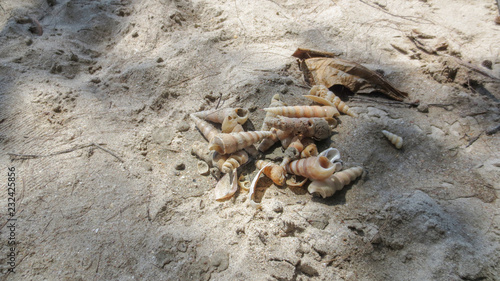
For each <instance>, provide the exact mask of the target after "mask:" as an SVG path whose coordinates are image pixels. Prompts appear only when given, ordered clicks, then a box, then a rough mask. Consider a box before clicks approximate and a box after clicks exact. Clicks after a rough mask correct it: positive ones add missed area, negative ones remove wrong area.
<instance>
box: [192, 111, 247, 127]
mask: <svg viewBox="0 0 500 281" xmlns="http://www.w3.org/2000/svg"><path fill="white" fill-rule="evenodd" d="M193 115H195V116H196V117H198V118H202V119H205V120H208V121H212V122H215V123H219V124H223V122H224V120H225V119H226V118H227V117H231V120H232V119H236V121H237V123H238V124H244V123H245V122H246V121H247V120H248V115H249V111H248V109H246V108H221V109H216V110H205V111H200V112H196V113H193Z"/></svg>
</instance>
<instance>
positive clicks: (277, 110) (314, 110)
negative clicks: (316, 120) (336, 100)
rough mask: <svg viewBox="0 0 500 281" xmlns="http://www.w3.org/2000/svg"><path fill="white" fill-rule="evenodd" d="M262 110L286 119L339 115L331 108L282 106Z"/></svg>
mask: <svg viewBox="0 0 500 281" xmlns="http://www.w3.org/2000/svg"><path fill="white" fill-rule="evenodd" d="M264 110H265V111H267V112H271V113H273V114H276V115H282V116H286V117H333V116H339V115H340V114H339V111H338V110H337V109H336V108H335V107H333V106H315V105H313V106H305V105H304V106H282V107H269V108H264Z"/></svg>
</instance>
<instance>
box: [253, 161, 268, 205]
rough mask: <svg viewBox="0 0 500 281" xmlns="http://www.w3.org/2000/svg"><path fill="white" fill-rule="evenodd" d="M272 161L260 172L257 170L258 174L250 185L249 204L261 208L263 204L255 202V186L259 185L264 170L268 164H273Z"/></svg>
mask: <svg viewBox="0 0 500 281" xmlns="http://www.w3.org/2000/svg"><path fill="white" fill-rule="evenodd" d="M271 164H272V163H268V164H267V165H264V167H262V168H261V169H260V170H259V172H257V175H255V177H254V178H253V180H252V184H251V185H250V190H249V192H248V204H249V205H250V206H252V207H254V208H256V209H259V208H261V207H262V206H261V204H260V203H257V202H255V200H254V199H255V198H254V195H255V194H254V193H255V187H256V186H257V182H258V181H259V178H260V175H261V174H262V173H263V172H264V169H266V168H267V167H268V166H271Z"/></svg>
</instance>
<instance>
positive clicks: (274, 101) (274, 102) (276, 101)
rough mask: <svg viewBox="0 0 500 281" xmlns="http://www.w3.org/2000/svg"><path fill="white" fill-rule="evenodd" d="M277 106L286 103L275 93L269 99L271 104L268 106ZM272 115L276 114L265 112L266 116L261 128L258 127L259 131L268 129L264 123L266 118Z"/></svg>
mask: <svg viewBox="0 0 500 281" xmlns="http://www.w3.org/2000/svg"><path fill="white" fill-rule="evenodd" d="M279 106H286V104H285V103H284V102H282V101H281V98H280V95H279V94H276V95H274V96H273V98H272V99H271V104H270V105H269V107H279ZM274 116H276V115H275V114H274V113H272V112H269V111H268V112H266V117H264V123H262V128H261V129H260V130H261V131H268V130H269V129H270V127H269V126H268V125H267V123H266V120H267V119H268V118H271V117H274Z"/></svg>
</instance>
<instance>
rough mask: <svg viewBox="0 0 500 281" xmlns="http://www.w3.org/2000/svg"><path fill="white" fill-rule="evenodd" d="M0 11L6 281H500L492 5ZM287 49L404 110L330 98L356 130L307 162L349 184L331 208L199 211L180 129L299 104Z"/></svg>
mask: <svg viewBox="0 0 500 281" xmlns="http://www.w3.org/2000/svg"><path fill="white" fill-rule="evenodd" d="M0 5H1V7H0V42H1V43H0V142H1V146H0V147H1V154H0V162H1V163H2V165H1V166H2V167H3V168H2V169H3V170H2V172H1V174H2V175H3V176H2V177H1V178H0V182H1V183H2V186H3V187H4V188H3V191H2V195H1V196H0V214H1V216H2V218H3V219H4V221H5V222H6V223H5V224H4V225H3V227H2V228H1V233H0V237H1V239H2V243H1V245H2V246H1V247H0V252H1V255H0V268H1V275H2V276H3V277H4V278H6V279H7V280H132V279H135V280H209V279H211V280H500V277H499V276H500V269H499V267H498V264H499V263H500V251H499V250H500V248H499V246H500V242H499V241H500V240H499V238H500V211H499V210H500V208H499V207H500V206H499V204H500V203H499V201H498V200H497V197H498V193H499V190H500V152H499V148H500V133H495V132H494V130H493V129H494V128H495V127H496V126H498V124H499V122H500V106H499V104H500V83H499V80H498V77H500V59H499V54H500V45H499V44H498V42H500V26H499V25H496V24H495V22H494V19H495V17H496V16H497V15H498V9H497V7H496V4H495V2H494V1H486V0H478V1H465V0H460V1H454V0H442V1H436V0H425V1H424V0H420V1H417V0H412V1H395V0H385V1H368V0H358V1H347V0H333V1H295V0H292V1H272V0H271V1H260V0H258V1H215V0H206V1H183V0H179V1H166V0H159V1H158V0H152V1H132V0H124V1H116V0H104V1H68V0H55V1H53V0H52V1H41V0H25V1H2V2H0ZM30 17H31V18H33V19H35V20H36V21H34V20H31V19H30ZM36 22H38V23H39V25H40V26H39V28H40V27H41V28H42V30H43V34H41V32H40V31H41V30H40V29H37V24H36ZM40 34H41V35H40ZM298 47H301V48H309V49H314V50H321V51H327V52H333V53H336V54H339V55H340V57H342V58H345V59H349V60H352V61H355V62H357V63H360V64H362V65H364V66H366V67H368V68H370V69H372V70H377V69H378V70H383V72H384V75H385V78H386V79H387V80H388V81H390V82H391V83H392V84H393V85H395V86H396V87H397V88H398V89H400V90H402V91H405V92H407V93H408V94H409V98H408V99H406V100H405V102H406V103H394V102H392V100H390V99H388V98H386V97H382V96H378V95H375V94H374V95H372V96H370V95H347V96H345V97H343V98H344V101H345V102H346V103H347V104H348V105H349V106H351V107H352V108H353V110H354V111H355V112H356V113H358V114H359V117H358V118H352V117H350V116H347V115H342V116H340V117H339V126H338V127H337V128H336V129H335V134H334V135H332V137H331V138H330V139H329V140H327V141H324V142H321V143H320V144H319V146H320V148H321V149H325V148H326V147H328V146H332V147H336V148H338V149H339V151H340V153H341V156H342V160H343V161H344V163H345V164H346V165H347V166H356V165H360V166H363V167H364V169H365V173H364V174H363V176H362V177H361V178H360V179H359V180H357V181H355V182H354V184H351V185H349V186H348V187H346V188H344V189H343V190H342V191H340V192H337V193H336V194H335V195H334V196H333V197H330V198H326V199H321V198H317V197H313V196H312V195H311V194H309V193H308V192H307V190H306V189H300V188H295V189H292V188H288V187H277V186H274V185H273V184H272V182H270V181H266V180H265V179H263V180H262V185H266V184H267V188H266V189H265V190H264V191H265V194H264V195H263V198H262V209H260V210H257V209H254V208H252V207H251V206H248V204H247V203H248V200H247V193H246V192H245V191H240V192H238V193H237V194H236V196H235V197H234V198H233V199H231V200H228V201H225V202H218V201H216V200H215V191H214V187H215V185H216V183H217V179H216V178H214V177H213V176H212V175H208V176H203V175H200V174H199V173H198V171H197V169H196V167H197V163H198V159H197V158H196V157H194V156H192V155H191V153H190V150H191V146H192V144H193V143H194V142H195V141H201V142H204V141H205V140H204V139H203V137H202V136H201V134H200V133H199V132H198V130H197V129H196V128H195V127H194V124H193V123H192V122H191V121H190V119H189V114H190V113H193V112H197V111H200V110H209V109H214V108H216V107H217V106H219V107H244V108H249V110H250V122H251V123H249V124H248V126H249V128H251V127H254V128H257V129H258V128H260V126H261V124H262V121H263V119H264V116H265V111H263V110H262V108H265V107H267V105H268V104H269V102H270V100H271V97H272V96H273V95H274V94H280V95H281V96H282V99H283V100H284V101H286V102H287V103H288V104H290V105H301V104H307V105H309V104H311V102H310V101H308V100H306V99H304V98H303V97H302V95H304V94H307V93H308V90H309V86H308V85H307V84H306V83H305V81H304V79H303V76H302V73H301V71H300V70H299V68H298V66H297V62H296V59H295V58H293V57H292V56H291V55H292V54H293V52H294V51H295V50H296V49H297V48H298ZM414 102H418V103H419V104H420V105H419V106H418V107H416V106H412V105H411V104H409V103H414ZM384 129H386V130H389V131H391V132H393V133H396V134H398V135H400V136H402V137H403V138H404V146H403V148H402V149H401V150H397V149H395V148H394V147H393V146H392V145H391V144H390V143H389V142H388V141H387V140H386V139H385V138H384V136H383V134H382V133H381V131H382V130H384ZM273 149H274V152H271V153H270V154H268V155H267V157H268V158H270V157H273V155H278V154H279V153H281V148H279V147H275V148H273ZM9 153H10V154H23V155H35V156H34V157H32V159H20V158H22V157H19V156H17V157H16V156H13V155H9ZM25 158H26V157H25ZM182 166H184V169H182ZM11 167H14V169H15V179H12V181H11V180H9V179H8V168H11ZM256 172H257V171H256V170H255V168H254V166H253V164H252V163H250V164H249V165H247V166H246V167H245V169H244V171H242V173H245V174H248V177H249V178H251V177H252V176H253V175H255V173H256ZM10 182H15V186H16V189H15V194H11V195H12V196H10V195H9V194H8V190H7V183H10ZM10 197H12V198H14V200H15V207H16V210H15V211H16V213H15V215H14V216H13V217H11V216H9V210H8V203H10V202H11V201H12V200H13V199H8V198H10ZM9 218H16V219H17V221H16V225H15V228H14V230H11V229H10V228H9V224H10V223H11V222H12V221H10V222H9V221H7V219H9ZM12 233H14V234H12ZM12 235H14V237H15V242H16V244H15V245H14V250H11V248H12V245H10V244H9V243H8V241H10V240H8V238H9V237H11V236H12ZM11 253H15V254H14V255H15V266H16V267H15V270H14V271H15V273H13V272H9V270H10V269H11V268H12V266H10V265H9V264H8V262H9V261H10V257H9V256H8V255H9V254H11Z"/></svg>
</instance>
